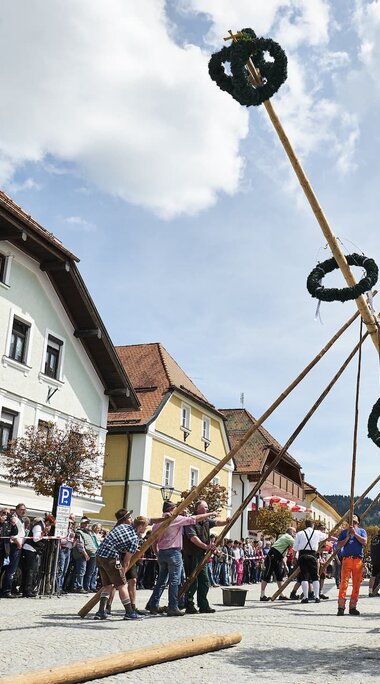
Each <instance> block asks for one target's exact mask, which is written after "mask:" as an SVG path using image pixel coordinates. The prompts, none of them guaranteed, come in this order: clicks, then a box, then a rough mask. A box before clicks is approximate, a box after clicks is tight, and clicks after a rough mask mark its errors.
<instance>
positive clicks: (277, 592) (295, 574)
mask: <svg viewBox="0 0 380 684" xmlns="http://www.w3.org/2000/svg"><path fill="white" fill-rule="evenodd" d="M379 480H380V475H378V476H377V477H376V478H375V479H374V481H373V482H371V484H370V485H369V486H368V487H367V489H366V490H365V491H364V492H363V494H362V495H361V496H359V498H358V500H357V501H355V506H359V505H360V504H361V502H362V501H363V499H365V497H366V496H367V494H368V492H370V491H371V489H373V488H374V487H375V485H377V483H378V482H379ZM349 515H350V509H348V511H346V512H345V514H344V515H342V517H341V518H340V520H338V522H337V524H336V525H335V527H333V529H332V530H331V531H330V532H329V535H330V536H333V535H334V534H335V532H337V531H338V530H339V528H340V526H341V525H342V523H344V521H345V520H347V518H348V517H349ZM323 544H324V542H321V543H320V545H319V548H318V551H321V549H322V547H323ZM299 573H300V569H299V568H296V569H295V570H294V572H292V574H291V575H289V577H288V579H286V580H285V582H283V583H282V584H281V587H280V588H279V589H278V590H277V591H276V592H275V593H274V594H273V596H271V601H275V600H276V598H277V597H278V596H280V594H281V593H282V592H283V590H284V589H286V587H287V586H288V585H289V584H290V582H292V581H293V580H294V579H295V578H296V577H297V576H298V575H299Z"/></svg>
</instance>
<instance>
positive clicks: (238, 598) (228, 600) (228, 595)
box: [223, 587, 247, 606]
mask: <svg viewBox="0 0 380 684" xmlns="http://www.w3.org/2000/svg"><path fill="white" fill-rule="evenodd" d="M246 597H247V589H238V588H237V587H231V588H228V589H223V605H224V606H244V605H245V599H246Z"/></svg>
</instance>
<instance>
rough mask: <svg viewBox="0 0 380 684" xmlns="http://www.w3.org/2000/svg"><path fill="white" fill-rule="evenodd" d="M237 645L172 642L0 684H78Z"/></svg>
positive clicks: (231, 638) (220, 637)
mask: <svg viewBox="0 0 380 684" xmlns="http://www.w3.org/2000/svg"><path fill="white" fill-rule="evenodd" d="M240 641H241V634H239V633H238V632H232V633H230V634H204V635H202V636H196V637H187V638H186V639H181V640H180V641H172V642H169V643H166V644H163V645H160V646H152V645H149V647H147V646H145V647H144V648H138V649H135V650H133V651H126V652H124V653H114V654H112V655H109V656H102V657H100V658H93V659H91V660H81V661H79V662H76V663H70V665H63V666H60V667H52V668H49V669H47V670H36V671H35V672H26V673H24V674H14V675H9V676H7V677H1V678H0V683H1V684H78V682H89V681H92V680H94V679H98V678H101V677H109V676H111V675H114V674H119V673H121V672H130V671H131V670H137V669H138V668H141V667H147V666H148V665H157V664H159V663H168V662H170V661H171V660H178V659H179V658H189V657H190V656H194V655H201V654H202V653H209V652H211V651H218V650H220V649H222V648H229V647H230V646H234V645H235V644H238V643H239V642H240Z"/></svg>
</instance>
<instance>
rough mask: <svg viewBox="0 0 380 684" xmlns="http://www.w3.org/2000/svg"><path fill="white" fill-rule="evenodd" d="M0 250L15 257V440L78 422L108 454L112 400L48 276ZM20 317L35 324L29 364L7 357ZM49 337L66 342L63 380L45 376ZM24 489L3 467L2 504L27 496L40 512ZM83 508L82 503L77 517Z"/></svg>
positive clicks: (0, 353) (1, 330)
mask: <svg viewBox="0 0 380 684" xmlns="http://www.w3.org/2000/svg"><path fill="white" fill-rule="evenodd" d="M0 251H1V252H2V253H3V254H6V255H7V256H10V257H11V260H10V273H9V280H7V282H8V283H9V285H4V284H2V283H0V411H1V409H3V408H4V409H10V410H12V411H14V412H16V413H17V414H18V416H17V419H16V422H15V433H14V437H20V436H21V435H22V434H23V432H24V430H25V428H26V427H28V426H29V425H34V426H36V425H37V424H38V421H39V420H45V421H52V422H54V423H57V424H58V426H64V425H65V424H67V423H68V422H70V421H73V420H74V421H77V422H79V423H80V424H82V425H83V426H88V427H90V428H91V429H92V430H93V431H94V432H96V433H97V434H98V445H99V449H100V450H102V451H103V453H104V442H105V434H106V426H107V422H106V421H107V410H108V399H107V397H106V396H105V395H104V387H103V386H102V384H101V382H100V380H99V378H98V376H97V373H96V371H95V369H94V367H93V366H92V364H91V362H90V360H89V358H88V356H87V354H86V353H85V351H84V348H83V346H82V344H81V342H80V340H78V339H76V338H75V337H74V335H73V333H74V329H73V326H72V324H71V322H70V320H69V318H68V316H67V314H66V312H65V310H64V308H63V306H62V304H61V302H60V300H59V298H58V296H57V294H56V293H55V291H54V289H53V287H52V285H51V283H50V280H49V278H48V276H47V275H46V273H44V272H42V271H41V270H40V268H39V264H38V263H37V262H35V261H34V260H33V259H31V258H29V257H28V256H27V255H25V254H24V253H23V252H21V251H20V250H18V249H17V248H15V247H14V246H13V245H10V244H9V243H7V242H2V243H0ZM15 315H16V317H17V318H19V319H21V320H23V321H25V322H27V323H28V324H29V325H30V326H31V327H30V335H29V346H28V354H27V359H26V364H19V363H17V362H15V361H13V360H9V358H8V355H9V345H10V336H11V331H12V323H13V317H14V316H15ZM48 333H50V334H53V335H55V336H56V337H58V338H60V339H62V340H63V341H64V345H63V348H62V351H63V354H62V359H63V364H62V371H61V375H60V377H59V379H54V378H49V377H47V376H45V375H44V373H43V370H44V363H45V351H46V340H47V335H48ZM54 390H56V391H55V393H54V395H53V396H51V398H50V399H49V398H48V394H49V393H50V394H51V393H52V392H53V391H54ZM102 466H103V464H102V463H100V464H99V469H100V472H101V469H102ZM19 489H22V488H9V487H8V485H7V484H6V481H5V480H4V468H2V467H1V464H0V504H7V505H14V504H15V503H18V502H19V501H20V500H22V497H21V499H20V494H21V493H24V497H25V496H27V495H28V496H31V497H32V499H30V507H31V508H35V509H36V510H40V509H41V497H35V495H34V494H33V493H32V492H31V491H29V492H28V490H26V491H25V492H21V491H18V490H19ZM33 497H35V498H33ZM48 503H49V502H48V500H46V502H44V504H46V506H45V505H44V506H43V507H42V508H44V509H46V510H47V509H48V508H49V505H48ZM32 504H33V505H32ZM81 507H82V503H80V500H79V499H78V514H79V511H80V509H81ZM101 507H102V502H101V499H100V497H97V499H95V500H94V501H92V500H91V502H83V508H84V509H85V510H87V511H88V510H93V511H94V512H97V511H99V510H100V508H101Z"/></svg>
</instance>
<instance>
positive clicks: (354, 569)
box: [337, 515, 367, 615]
mask: <svg viewBox="0 0 380 684" xmlns="http://www.w3.org/2000/svg"><path fill="white" fill-rule="evenodd" d="M359 523H360V518H359V516H357V515H354V516H353V518H352V525H350V526H349V528H348V529H347V530H343V531H342V532H341V533H340V535H339V537H338V547H339V548H341V556H342V570H341V579H340V587H339V598H338V613H337V614H338V615H344V609H345V607H346V593H347V587H348V582H349V579H350V577H352V592H351V597H350V608H349V613H350V615H360V613H359V611H358V609H357V608H356V605H357V602H358V598H359V590H360V585H361V582H362V578H363V557H364V547H365V545H366V543H367V533H366V531H365V530H363V528H361V527H359Z"/></svg>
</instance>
